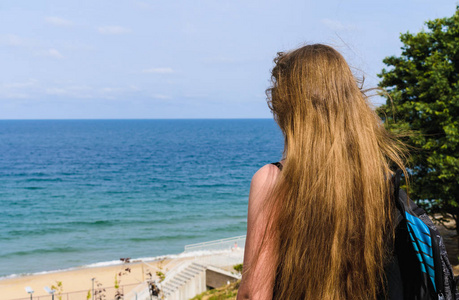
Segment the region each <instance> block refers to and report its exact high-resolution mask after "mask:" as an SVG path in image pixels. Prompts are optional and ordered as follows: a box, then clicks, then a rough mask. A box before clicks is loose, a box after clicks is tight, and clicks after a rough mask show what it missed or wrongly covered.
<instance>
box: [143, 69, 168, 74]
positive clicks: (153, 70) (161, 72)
mask: <svg viewBox="0 0 459 300" xmlns="http://www.w3.org/2000/svg"><path fill="white" fill-rule="evenodd" d="M142 72H143V73H156V74H171V73H174V70H173V69H172V68H151V69H146V70H143V71H142Z"/></svg>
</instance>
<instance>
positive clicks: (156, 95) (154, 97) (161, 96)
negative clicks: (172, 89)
mask: <svg viewBox="0 0 459 300" xmlns="http://www.w3.org/2000/svg"><path fill="white" fill-rule="evenodd" d="M151 97H152V98H153V99H162V100H165V99H171V98H172V97H171V96H168V95H162V94H155V95H152V96H151Z"/></svg>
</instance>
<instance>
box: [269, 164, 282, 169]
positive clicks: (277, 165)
mask: <svg viewBox="0 0 459 300" xmlns="http://www.w3.org/2000/svg"><path fill="white" fill-rule="evenodd" d="M271 164H272V165H275V166H276V167H278V168H279V170H281V171H282V164H281V163H280V162H273V163H271Z"/></svg>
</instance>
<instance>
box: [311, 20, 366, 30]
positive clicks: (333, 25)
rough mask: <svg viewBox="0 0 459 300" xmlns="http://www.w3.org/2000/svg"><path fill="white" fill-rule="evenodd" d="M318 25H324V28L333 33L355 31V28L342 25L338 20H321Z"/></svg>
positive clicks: (349, 25)
mask: <svg viewBox="0 0 459 300" xmlns="http://www.w3.org/2000/svg"><path fill="white" fill-rule="evenodd" d="M320 23H322V24H324V25H325V26H326V27H328V28H329V29H331V30H333V31H347V30H349V31H350V30H355V29H357V27H356V26H354V25H351V24H343V23H342V22H340V21H338V20H331V19H322V20H320Z"/></svg>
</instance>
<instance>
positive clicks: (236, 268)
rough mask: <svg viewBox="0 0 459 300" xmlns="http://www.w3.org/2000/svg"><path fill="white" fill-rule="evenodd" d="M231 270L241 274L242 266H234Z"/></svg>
mask: <svg viewBox="0 0 459 300" xmlns="http://www.w3.org/2000/svg"><path fill="white" fill-rule="evenodd" d="M233 269H234V270H235V271H236V272H238V273H242V264H237V265H234V266H233Z"/></svg>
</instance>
